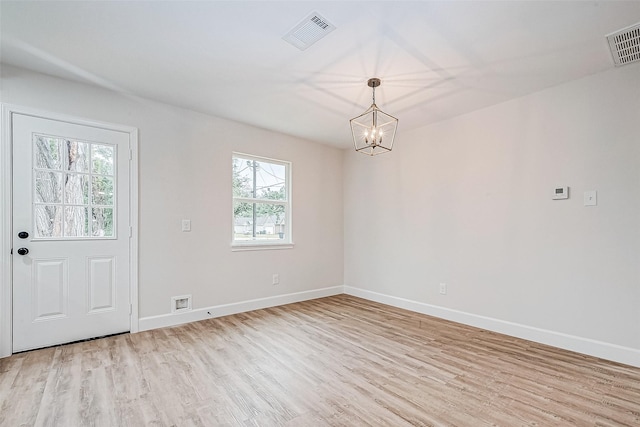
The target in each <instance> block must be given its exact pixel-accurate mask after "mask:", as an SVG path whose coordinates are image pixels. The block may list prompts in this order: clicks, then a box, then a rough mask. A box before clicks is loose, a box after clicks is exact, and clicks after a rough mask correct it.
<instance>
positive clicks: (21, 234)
mask: <svg viewBox="0 0 640 427" xmlns="http://www.w3.org/2000/svg"><path fill="white" fill-rule="evenodd" d="M18 237H19V238H21V239H26V238H27V237H29V233H27V232H26V231H21V232H19V233H18Z"/></svg>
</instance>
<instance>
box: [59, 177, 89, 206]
mask: <svg viewBox="0 0 640 427" xmlns="http://www.w3.org/2000/svg"><path fill="white" fill-rule="evenodd" d="M65 176H66V178H65V179H66V182H65V186H64V202H65V203H66V204H70V205H88V204H89V175H84V174H77V173H68V174H66V175H65Z"/></svg>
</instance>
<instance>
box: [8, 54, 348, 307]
mask: <svg viewBox="0 0 640 427" xmlns="http://www.w3.org/2000/svg"><path fill="white" fill-rule="evenodd" d="M1 95H2V102H5V103H9V104H16V105H20V106H27V107H33V108H38V109H44V110H48V111H51V112H55V113H60V114H69V115H73V116H78V117H81V118H85V119H92V120H98V121H103V122H111V123H116V124H122V125H129V126H134V127H137V128H138V129H139V159H140V161H139V169H140V177H139V180H140V189H139V192H140V200H139V203H140V216H139V224H140V230H139V253H140V258H139V261H140V262H139V312H140V316H141V317H149V316H158V315H163V314H167V313H169V312H170V302H171V296H176V295H183V294H192V295H193V305H194V308H202V307H210V306H219V305H224V304H232V303H237V302H242V301H247V300H252V299H258V298H268V297H273V296H276V295H283V294H291V293H296V292H305V291H313V290H317V289H321V288H326V287H332V286H341V285H342V280H343V250H342V248H343V228H342V227H343V214H342V212H343V208H342V152H341V151H340V150H338V149H336V148H331V147H327V146H323V145H320V144H316V143H312V142H308V141H304V140H300V139H298V138H294V137H290V136H286V135H282V134H278V133H274V132H269V131H265V130H261V129H257V128H253V127H250V126H246V125H242V124H239V123H236V122H232V121H228V120H223V119H220V118H215V117H211V116H207V115H204V114H200V113H196V112H193V111H188V110H184V109H181V108H177V107H172V106H168V105H164V104H160V103H156V102H151V101H148V100H142V99H137V98H135V97H128V96H124V95H121V94H117V93H114V92H110V91H106V90H102V89H99V88H97V87H92V86H88V85H83V84H78V83H73V82H69V81H65V80H61V79H57V78H53V77H49V76H45V75H42V74H37V73H32V72H29V71H26V70H23V69H19V68H15V67H9V66H3V67H2V92H1ZM232 151H240V152H244V153H250V154H255V155H258V156H267V157H271V158H276V159H282V160H288V161H291V162H292V163H293V165H292V174H293V178H292V182H293V199H292V200H293V205H292V206H293V223H292V224H293V233H292V236H293V239H294V243H295V247H294V248H293V249H284V250H271V251H251V252H248V251H245V252H232V251H231V246H230V240H231V226H232V221H231V215H232V209H231V153H232ZM181 219H191V221H192V231H191V232H190V233H183V232H181V231H180V220H181ZM273 273H278V274H279V275H280V284H279V285H278V286H273V285H272V284H271V279H272V274H273Z"/></svg>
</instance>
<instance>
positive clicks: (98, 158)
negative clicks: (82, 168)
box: [91, 144, 114, 175]
mask: <svg viewBox="0 0 640 427" xmlns="http://www.w3.org/2000/svg"><path fill="white" fill-rule="evenodd" d="M113 151H114V150H113V147H112V146H110V145H98V144H92V147H91V173H94V174H100V175H113V159H114V153H113Z"/></svg>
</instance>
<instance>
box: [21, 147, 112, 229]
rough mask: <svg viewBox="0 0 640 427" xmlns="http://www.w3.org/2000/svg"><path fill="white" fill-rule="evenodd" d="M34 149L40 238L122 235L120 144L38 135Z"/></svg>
mask: <svg viewBox="0 0 640 427" xmlns="http://www.w3.org/2000/svg"><path fill="white" fill-rule="evenodd" d="M33 149H34V163H33V167H34V169H35V170H34V175H33V176H34V179H33V183H34V189H33V194H34V198H33V204H34V207H33V209H34V210H33V212H34V228H35V233H34V234H35V237H36V238H55V239H64V238H72V239H77V238H114V237H116V230H115V228H114V221H115V209H116V206H115V199H116V197H115V188H116V176H115V171H116V165H115V161H116V157H115V155H116V147H115V146H112V145H106V144H100V143H93V142H84V141H76V140H72V139H66V138H60V137H53V136H46V135H34V138H33ZM63 169H64V170H63Z"/></svg>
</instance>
